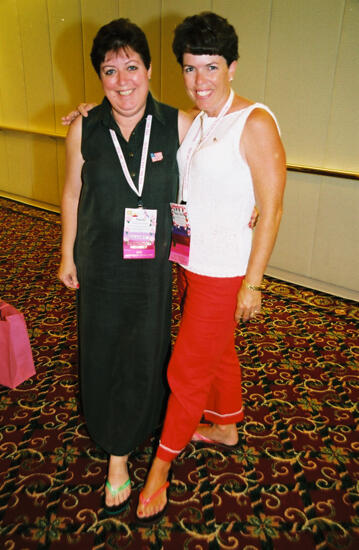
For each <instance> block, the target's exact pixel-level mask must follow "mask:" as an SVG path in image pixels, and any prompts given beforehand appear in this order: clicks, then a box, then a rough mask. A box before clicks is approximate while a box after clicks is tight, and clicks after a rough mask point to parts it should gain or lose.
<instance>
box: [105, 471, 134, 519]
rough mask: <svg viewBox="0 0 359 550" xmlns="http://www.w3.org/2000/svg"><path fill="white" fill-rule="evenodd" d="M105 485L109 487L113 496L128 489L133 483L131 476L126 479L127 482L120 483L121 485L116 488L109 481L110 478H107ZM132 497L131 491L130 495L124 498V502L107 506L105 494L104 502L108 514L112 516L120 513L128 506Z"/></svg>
mask: <svg viewBox="0 0 359 550" xmlns="http://www.w3.org/2000/svg"><path fill="white" fill-rule="evenodd" d="M105 485H106V487H107V488H108V489H109V491H110V493H111V495H112V496H113V497H115V496H116V495H118V493H120V492H121V491H123V490H124V489H126V488H127V487H128V486H129V485H131V480H130V478H128V480H127V481H125V483H123V484H122V485H120V487H117V488H116V489H114V488H113V487H112V485H111V483H110V482H109V480H108V479H107V480H106V484H105ZM130 499H131V493H130V494H129V495H128V497H127V498H126V500H124V501H123V502H121V503H120V504H118V505H117V506H107V504H106V499H105V496H104V499H103V503H104V509H105V512H106V514H109V515H110V516H115V515H116V514H120V513H121V512H122V511H123V510H124V509H125V508H127V505H128V504H129V502H130Z"/></svg>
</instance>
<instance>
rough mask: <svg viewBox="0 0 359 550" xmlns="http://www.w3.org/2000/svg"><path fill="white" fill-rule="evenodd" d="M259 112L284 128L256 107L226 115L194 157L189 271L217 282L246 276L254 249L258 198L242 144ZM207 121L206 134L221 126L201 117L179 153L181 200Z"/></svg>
mask: <svg viewBox="0 0 359 550" xmlns="http://www.w3.org/2000/svg"><path fill="white" fill-rule="evenodd" d="M257 108H260V109H265V110H266V111H268V112H269V113H270V114H271V116H272V117H273V118H274V120H275V122H276V124H277V126H278V123H277V121H276V118H275V116H274V115H273V113H272V112H271V111H270V109H268V107H266V106H265V105H262V104H261V103H254V104H253V105H250V106H249V107H245V108H244V109H242V110H240V111H235V112H233V113H229V114H227V115H225V116H224V118H223V119H222V121H221V122H220V123H219V125H218V126H217V128H216V129H215V130H214V132H213V133H212V134H211V135H210V136H209V138H208V139H207V140H205V141H204V143H203V144H202V145H200V146H199V148H198V149H197V151H196V152H195V153H194V155H193V157H192V162H191V166H190V172H189V181H188V197H187V208H188V214H189V222H190V226H191V246H190V257H189V264H188V266H183V267H185V268H186V269H188V270H189V271H192V272H194V273H198V274H200V275H207V276H211V277H236V276H241V275H245V273H246V269H247V264H248V259H249V255H250V251H251V244H252V230H251V229H250V228H249V227H248V223H249V220H250V218H251V214H252V211H253V207H254V205H255V198H254V191H253V182H252V176H251V173H250V170H249V167H248V164H247V163H246V162H245V160H244V159H243V157H242V155H241V153H240V151H239V142H240V139H241V135H242V131H243V128H244V125H245V123H246V120H247V118H248V116H249V115H250V113H251V112H252V111H253V110H254V109H257ZM201 117H203V133H204V134H206V131H207V129H208V128H209V126H210V125H211V124H213V122H214V121H215V120H216V119H215V117H208V116H207V115H206V114H205V113H200V114H199V115H198V116H197V117H196V118H195V120H194V121H193V124H192V126H191V127H190V129H189V131H188V133H187V135H186V137H185V139H184V140H183V142H182V145H181V147H180V148H179V150H178V152H177V162H178V166H179V173H180V194H179V197H180V199H181V198H182V188H183V178H184V173H185V169H186V160H187V155H188V150H189V149H190V148H191V147H192V146H193V139H194V138H195V136H196V134H197V133H198V130H199V127H200V125H201ZM278 129H279V128H278ZM199 139H200V135H199V136H198V141H199Z"/></svg>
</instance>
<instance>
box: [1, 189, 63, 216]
mask: <svg viewBox="0 0 359 550" xmlns="http://www.w3.org/2000/svg"><path fill="white" fill-rule="evenodd" d="M0 197H3V198H4V199H11V200H12V201H15V202H20V203H21V204H27V205H28V206H35V207H36V208H42V210H48V211H49V212H56V213H57V214H59V213H60V207H59V206H55V205H54V204H48V203H46V202H41V201H36V200H33V199H28V198H27V197H21V196H19V195H13V194H12V193H5V191H0Z"/></svg>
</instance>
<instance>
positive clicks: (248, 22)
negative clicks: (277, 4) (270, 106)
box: [213, 0, 272, 102]
mask: <svg viewBox="0 0 359 550" xmlns="http://www.w3.org/2000/svg"><path fill="white" fill-rule="evenodd" d="M271 5H272V0H238V2H233V1H232V0H225V1H222V0H214V1H213V10H214V11H215V12H216V13H219V14H220V15H222V16H223V17H226V18H227V19H228V21H230V23H231V24H232V25H233V26H234V27H235V29H236V30H237V33H238V39H239V55H240V57H239V60H238V66H237V71H236V76H235V78H234V81H233V86H234V88H235V89H236V91H237V93H239V94H240V95H242V96H244V97H248V98H249V99H251V100H253V101H261V102H263V101H264V93H265V82H266V71H267V52H268V41H269V37H270V23H271Z"/></svg>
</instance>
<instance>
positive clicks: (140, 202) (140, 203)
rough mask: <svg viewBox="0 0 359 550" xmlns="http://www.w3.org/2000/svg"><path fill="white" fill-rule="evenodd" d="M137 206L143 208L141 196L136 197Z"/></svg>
mask: <svg viewBox="0 0 359 550" xmlns="http://www.w3.org/2000/svg"><path fill="white" fill-rule="evenodd" d="M137 208H143V202H142V197H138V201H137Z"/></svg>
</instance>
